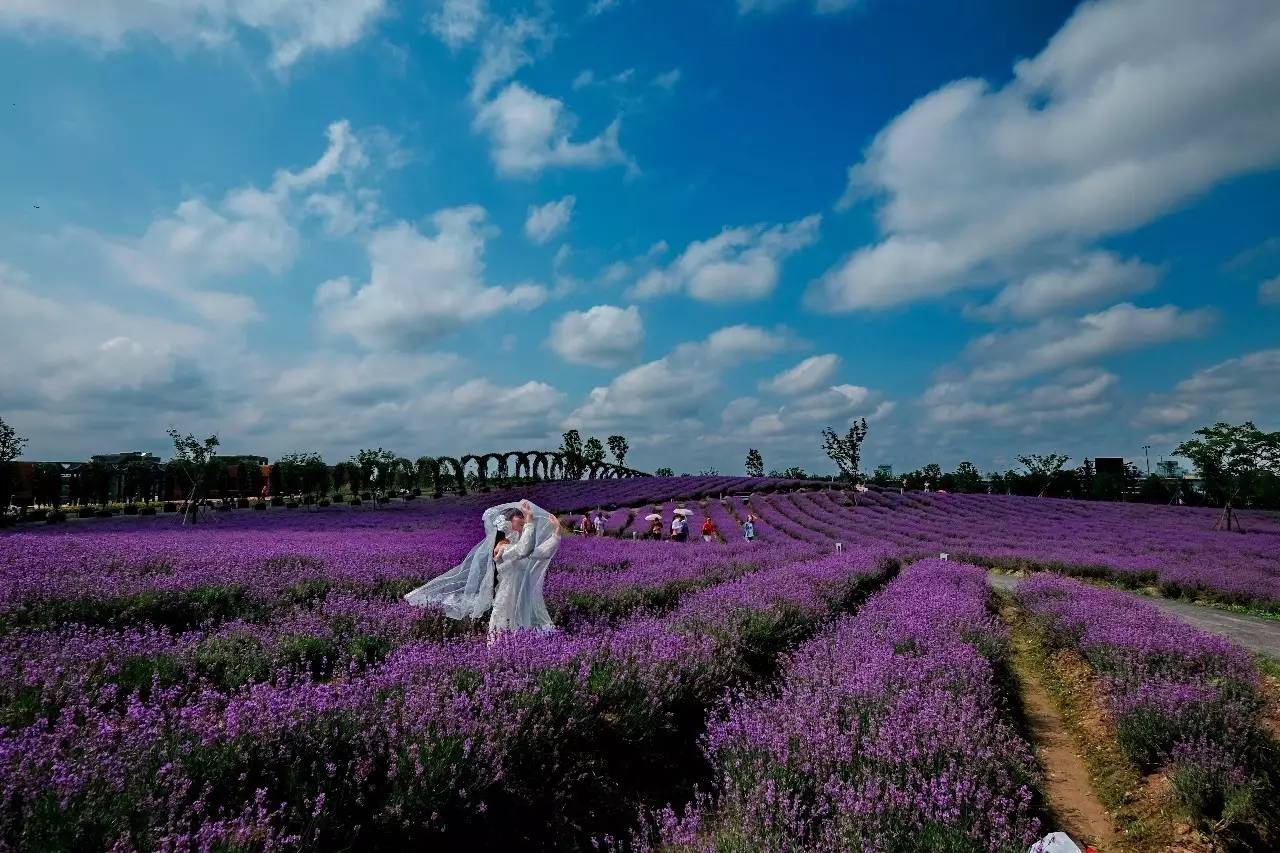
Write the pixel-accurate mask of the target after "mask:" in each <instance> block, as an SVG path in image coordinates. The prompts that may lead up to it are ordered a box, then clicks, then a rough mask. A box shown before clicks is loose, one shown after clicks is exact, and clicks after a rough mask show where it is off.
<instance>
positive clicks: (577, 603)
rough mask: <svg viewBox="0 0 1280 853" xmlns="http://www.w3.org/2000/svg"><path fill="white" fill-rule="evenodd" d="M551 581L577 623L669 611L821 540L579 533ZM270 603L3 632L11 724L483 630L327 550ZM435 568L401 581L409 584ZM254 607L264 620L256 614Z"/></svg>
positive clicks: (2, 685) (552, 599)
mask: <svg viewBox="0 0 1280 853" xmlns="http://www.w3.org/2000/svg"><path fill="white" fill-rule="evenodd" d="M564 550H565V558H564V559H563V560H561V561H560V562H558V564H557V568H556V572H555V573H554V574H552V576H551V578H550V581H549V583H548V590H547V593H548V604H549V606H550V607H551V610H552V613H553V614H554V616H555V619H556V620H557V623H558V624H560V625H561V626H562V627H567V628H573V627H575V626H576V625H577V624H579V623H581V622H583V621H584V620H585V621H591V620H597V621H598V620H601V619H607V620H614V621H616V620H618V619H621V618H625V617H627V616H628V615H629V614H632V613H634V612H636V611H640V610H645V611H649V612H650V613H654V614H656V613H660V612H662V611H665V610H668V609H670V608H671V607H673V606H674V605H675V603H676V602H677V601H679V599H680V597H681V596H683V595H685V594H687V593H689V592H691V591H693V590H697V589H701V588H704V587H707V586H710V585H712V584H715V583H718V582H720V581H723V580H726V579H728V578H732V577H737V576H739V575H741V574H743V573H744V572H748V571H751V570H753V569H755V568H757V567H758V566H760V565H764V564H774V565H786V564H790V563H793V562H796V561H799V560H803V559H806V558H807V557H809V556H814V555H815V551H816V549H815V548H806V547H804V546H802V545H799V544H793V545H790V546H786V547H776V546H775V547H767V546H764V547H761V548H749V547H746V546H745V545H741V546H736V547H732V546H731V547H715V548H711V547H707V548H699V549H693V550H690V549H686V548H682V547H680V546H678V545H673V544H670V543H649V542H639V543H632V542H620V541H618V540H603V541H597V540H591V541H586V542H584V541H580V540H579V541H570V542H568V543H566V548H565V549H564ZM308 565H309V566H310V569H311V571H312V572H313V573H314V574H313V575H311V576H309V577H307V578H304V579H301V580H297V581H296V582H295V583H294V584H293V585H291V586H289V587H288V588H287V589H286V591H285V592H286V594H284V595H282V596H281V597H279V598H276V599H269V597H263V596H262V592H261V590H259V591H258V596H259V599H258V600H259V601H260V602H266V601H268V600H270V606H269V607H263V608H257V609H254V610H253V611H252V612H251V613H250V614H248V615H241V616H238V617H234V618H228V619H227V620H226V621H224V622H221V623H218V622H217V621H210V620H206V621H205V623H204V624H202V625H199V626H193V627H189V628H186V629H177V630H175V629H173V628H171V627H170V626H168V625H166V624H164V623H163V622H162V623H160V624H153V623H152V622H150V621H148V620H147V619H146V618H144V617H147V616H149V615H154V614H153V613H150V612H147V611H142V612H139V613H138V614H136V615H137V616H138V617H139V618H138V619H137V620H128V621H126V624H124V625H117V626H112V625H102V624H93V623H101V622H103V621H106V620H101V619H94V620H90V622H91V624H84V623H81V622H76V621H70V622H66V623H64V624H58V625H54V626H52V627H49V628H37V629H33V630H18V631H13V632H11V633H10V634H8V635H7V636H0V723H3V724H8V725H11V726H12V725H27V724H29V723H30V722H32V721H33V720H34V719H36V718H37V717H40V716H46V717H52V716H56V715H57V714H58V713H59V712H60V711H61V710H62V709H63V708H64V707H66V705H67V703H68V702H69V701H70V700H71V698H72V697H76V696H96V697H99V699H100V704H104V703H105V704H107V705H116V704H119V703H121V702H124V701H126V700H127V699H128V697H129V696H131V695H132V694H134V693H142V694H146V693H148V692H149V691H150V690H152V689H153V688H155V687H173V686H176V685H180V684H185V685H186V686H187V688H188V689H191V690H198V689H202V688H203V687H206V686H208V685H213V686H215V687H219V688H223V689H235V688H238V687H241V686H243V685H245V684H249V683H252V682H264V681H272V680H280V679H291V678H295V677H306V678H311V679H316V680H325V679H329V678H332V677H335V676H343V675H350V674H352V673H353V672H354V671H358V670H360V669H363V668H365V667H367V666H369V665H371V664H374V663H377V662H378V661H380V660H382V659H383V658H384V657H385V656H386V655H387V654H389V653H390V652H391V651H392V650H394V649H395V648H398V647H399V646H401V645H404V644H405V643H407V642H410V641H413V640H426V639H434V640H443V639H446V638H448V637H451V636H458V635H459V634H461V633H466V632H469V631H475V630H478V629H479V628H480V627H482V626H479V625H477V624H472V623H458V622H453V621H450V620H447V619H444V618H443V617H442V616H440V615H439V614H437V613H435V612H433V611H429V610H428V611H424V610H421V609H418V608H413V607H408V606H406V605H405V604H404V603H403V602H402V601H400V600H399V598H398V596H391V597H389V598H382V599H379V598H369V597H360V596H355V595H352V594H350V593H347V592H344V591H342V590H340V589H334V588H332V583H331V581H330V580H329V578H328V577H327V575H326V573H325V569H326V565H325V563H324V561H323V560H320V559H318V558H313V559H312V560H311V562H310V563H309V564H308ZM422 579H423V578H422V577H421V576H418V577H414V578H413V579H412V580H411V581H409V582H408V583H405V584H403V585H396V586H395V589H397V590H399V589H402V588H404V587H407V586H411V585H417V583H419V582H420V581H421V580H422ZM249 616H252V617H253V618H249Z"/></svg>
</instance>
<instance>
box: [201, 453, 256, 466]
mask: <svg viewBox="0 0 1280 853" xmlns="http://www.w3.org/2000/svg"><path fill="white" fill-rule="evenodd" d="M213 461H214V462H221V463H222V464H223V465H266V464H267V457H265V456H254V455H252V454H249V453H240V454H236V455H231V456H222V455H218V456H215V457H213Z"/></svg>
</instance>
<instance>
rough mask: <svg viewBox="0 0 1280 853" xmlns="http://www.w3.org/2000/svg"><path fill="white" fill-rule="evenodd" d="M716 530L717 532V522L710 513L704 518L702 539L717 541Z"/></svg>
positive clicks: (704, 540)
mask: <svg viewBox="0 0 1280 853" xmlns="http://www.w3.org/2000/svg"><path fill="white" fill-rule="evenodd" d="M716 532H717V531H716V523H715V522H714V521H712V520H711V516H709V515H708V516H706V517H705V518H704V519H703V520H702V541H703V542H714V541H716Z"/></svg>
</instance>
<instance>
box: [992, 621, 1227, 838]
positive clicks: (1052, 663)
mask: <svg viewBox="0 0 1280 853" xmlns="http://www.w3.org/2000/svg"><path fill="white" fill-rule="evenodd" d="M1001 615H1002V616H1003V617H1004V618H1005V620H1006V621H1007V622H1008V623H1009V624H1010V626H1011V627H1012V629H1013V655H1012V658H1013V659H1012V661H1011V668H1012V670H1013V674H1014V676H1015V678H1016V680H1017V682H1018V687H1019V690H1020V694H1021V701H1022V704H1023V715H1024V719H1025V722H1026V726H1027V729H1028V736H1029V737H1030V739H1031V742H1032V746H1034V747H1035V750H1036V755H1037V758H1038V759H1039V761H1040V766H1041V769H1042V770H1043V771H1044V775H1045V783H1044V790H1043V793H1044V796H1045V800H1046V806H1047V809H1048V812H1049V820H1050V824H1051V825H1050V826H1049V827H1048V829H1060V830H1062V831H1063V832H1066V833H1067V834H1068V835H1070V836H1071V837H1072V838H1073V839H1074V840H1075V841H1076V842H1077V843H1078V844H1080V845H1081V846H1082V847H1083V846H1084V845H1085V844H1089V845H1092V846H1093V847H1094V848H1095V849H1096V850H1097V851H1098V853H1157V851H1159V853H1208V851H1211V850H1213V846H1212V844H1211V843H1210V842H1209V840H1208V839H1207V838H1205V837H1204V836H1203V835H1201V834H1200V833H1198V832H1197V831H1196V830H1195V829H1193V828H1192V827H1191V826H1190V825H1189V824H1187V823H1186V822H1184V821H1182V820H1180V819H1179V818H1178V817H1177V816H1176V814H1177V810H1176V807H1175V804H1174V801H1173V792H1172V789H1171V785H1170V783H1169V780H1168V778H1167V777H1165V776H1163V775H1162V774H1159V773H1156V774H1152V775H1150V776H1148V777H1145V778H1144V777H1142V776H1141V775H1140V774H1139V773H1138V772H1137V770H1136V769H1134V767H1133V766H1132V765H1131V764H1130V763H1129V762H1128V761H1127V760H1126V759H1125V758H1124V756H1123V755H1122V754H1121V753H1120V749H1119V746H1118V745H1117V743H1116V738H1115V729H1114V727H1113V726H1112V724H1111V721H1110V718H1109V717H1108V716H1107V714H1106V712H1105V710H1104V709H1103V706H1102V703H1101V699H1100V695H1099V693H1098V689H1097V685H1096V683H1095V679H1094V676H1093V671H1092V670H1091V669H1090V667H1089V665H1088V664H1087V663H1086V662H1085V661H1084V660H1083V659H1082V658H1081V657H1080V656H1079V655H1077V654H1075V653H1074V652H1070V651H1063V650H1056V651H1055V650H1050V649H1046V648H1045V647H1044V646H1043V645H1042V644H1041V642H1040V640H1039V638H1038V637H1037V636H1036V634H1035V631H1034V630H1033V629H1032V628H1031V627H1030V626H1029V625H1028V624H1027V623H1026V620H1025V618H1024V617H1023V615H1022V614H1021V612H1020V611H1019V610H1018V609H1017V608H1016V607H1013V606H1011V605H1007V606H1005V607H1004V608H1002V610H1001Z"/></svg>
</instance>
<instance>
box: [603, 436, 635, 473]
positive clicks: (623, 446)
mask: <svg viewBox="0 0 1280 853" xmlns="http://www.w3.org/2000/svg"><path fill="white" fill-rule="evenodd" d="M608 441H609V452H610V453H612V454H613V458H614V460H615V461H616V462H617V463H618V464H619V465H624V466H625V465H626V464H627V453H628V452H630V450H631V444H630V443H629V442H628V441H627V439H626V436H622V435H611V436H609V439H608Z"/></svg>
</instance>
